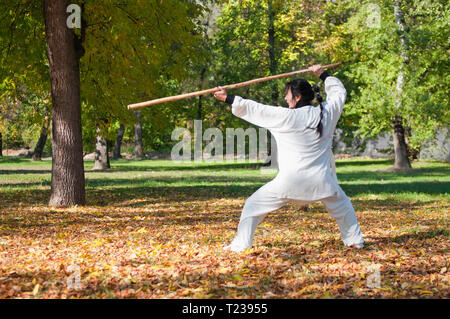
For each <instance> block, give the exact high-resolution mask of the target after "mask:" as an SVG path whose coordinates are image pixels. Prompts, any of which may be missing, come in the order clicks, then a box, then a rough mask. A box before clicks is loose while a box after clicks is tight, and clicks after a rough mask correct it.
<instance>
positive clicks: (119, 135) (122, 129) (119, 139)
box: [113, 124, 125, 159]
mask: <svg viewBox="0 0 450 319" xmlns="http://www.w3.org/2000/svg"><path fill="white" fill-rule="evenodd" d="M124 134H125V126H123V124H120V127H119V130H118V131H117V137H116V143H115V144H114V152H113V158H114V159H117V158H121V157H122V155H120V148H121V147H122V140H123V135H124Z"/></svg>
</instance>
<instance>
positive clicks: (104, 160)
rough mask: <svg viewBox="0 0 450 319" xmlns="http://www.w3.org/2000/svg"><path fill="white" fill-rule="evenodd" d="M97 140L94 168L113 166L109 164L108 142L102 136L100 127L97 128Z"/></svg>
mask: <svg viewBox="0 0 450 319" xmlns="http://www.w3.org/2000/svg"><path fill="white" fill-rule="evenodd" d="M97 134H98V135H97V142H96V143H95V161H94V168H93V170H95V171H96V170H105V169H108V168H111V165H110V164H109V154H108V143H107V142H106V140H105V139H104V138H103V137H102V136H100V129H99V128H97Z"/></svg>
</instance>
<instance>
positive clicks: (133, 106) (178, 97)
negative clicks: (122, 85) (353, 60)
mask: <svg viewBox="0 0 450 319" xmlns="http://www.w3.org/2000/svg"><path fill="white" fill-rule="evenodd" d="M341 64H342V62H338V63H334V64H329V65H324V66H323V68H324V69H328V68H334V67H336V66H338V65H341ZM306 72H308V69H304V70H298V71H293V72H288V73H282V74H277V75H271V76H267V77H264V78H259V79H254V80H250V81H246V82H241V83H236V84H229V85H225V86H222V88H224V89H225V90H229V89H236V88H240V87H243V86H248V85H252V84H255V83H260V82H266V81H270V80H275V79H281V78H286V77H289V76H293V75H297V74H300V73H306ZM216 91H218V88H217V87H215V88H213V89H208V90H203V91H196V92H191V93H185V94H181V95H174V96H168V97H163V98H160V99H155V100H150V101H146V102H141V103H136V104H130V105H128V109H129V110H131V109H137V108H140V107H145V106H149V105H154V104H159V103H165V102H172V101H177V100H181V99H187V98H190V97H195V96H200V95H205V94H212V93H214V92H216Z"/></svg>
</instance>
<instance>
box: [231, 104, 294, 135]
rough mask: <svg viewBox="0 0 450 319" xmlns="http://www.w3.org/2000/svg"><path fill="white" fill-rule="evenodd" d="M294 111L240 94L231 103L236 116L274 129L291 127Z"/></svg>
mask: <svg viewBox="0 0 450 319" xmlns="http://www.w3.org/2000/svg"><path fill="white" fill-rule="evenodd" d="M292 111H293V110H291V109H288V108H285V107H276V106H271V105H265V104H261V103H258V102H255V101H252V100H247V99H243V98H242V97H240V96H235V98H234V102H233V104H232V105H231V112H232V113H233V114H234V115H235V116H237V117H240V118H241V119H243V120H245V121H247V122H249V123H252V124H254V125H257V126H260V127H263V128H267V129H272V130H280V129H285V128H289V127H291V126H292V125H293V124H294V121H295V119H294V113H293V112H292Z"/></svg>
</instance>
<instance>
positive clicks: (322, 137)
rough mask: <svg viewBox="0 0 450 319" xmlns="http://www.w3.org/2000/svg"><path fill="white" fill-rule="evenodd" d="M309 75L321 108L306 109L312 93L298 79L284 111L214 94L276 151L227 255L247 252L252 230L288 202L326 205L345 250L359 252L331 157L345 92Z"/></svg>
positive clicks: (333, 81)
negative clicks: (320, 93)
mask: <svg viewBox="0 0 450 319" xmlns="http://www.w3.org/2000/svg"><path fill="white" fill-rule="evenodd" d="M309 71H311V72H313V73H314V74H315V75H317V76H318V77H320V78H321V79H322V80H323V81H324V83H325V92H326V95H327V96H326V101H325V102H323V103H322V102H321V103H320V104H321V106H320V107H314V106H312V105H311V101H312V100H313V99H314V92H313V90H312V88H311V85H310V84H309V83H308V82H307V81H306V80H303V79H296V80H294V81H291V82H289V83H288V84H287V85H286V97H285V100H286V102H287V103H288V105H289V108H284V107H274V106H270V105H264V104H260V103H257V102H255V101H252V100H247V99H243V98H242V97H240V96H233V95H228V94H227V93H226V91H225V90H223V89H222V88H220V87H219V89H220V90H218V91H217V92H216V93H214V96H215V97H216V98H217V99H218V100H221V101H224V102H227V103H229V104H231V106H232V109H231V112H232V113H233V114H234V115H235V116H237V117H240V118H242V119H244V120H246V121H248V122H250V123H252V124H254V125H257V126H260V127H264V128H266V129H268V130H269V131H270V133H272V135H273V136H274V138H275V140H276V143H277V146H278V163H279V172H278V174H277V176H276V177H275V178H274V179H273V180H272V181H270V182H269V183H267V184H265V185H264V186H262V187H261V188H260V189H258V190H257V191H256V192H255V193H254V194H253V195H252V196H250V197H249V198H248V199H247V200H246V202H245V205H244V208H243V211H242V214H241V218H240V222H239V226H238V230H237V234H236V237H235V238H234V239H233V241H232V242H231V244H230V245H228V246H226V247H225V248H224V249H226V250H231V251H234V252H240V251H243V250H245V249H247V248H249V247H251V246H252V242H253V236H254V233H255V229H256V226H257V225H258V224H259V223H261V222H262V220H263V219H264V217H265V216H266V215H267V214H268V213H270V212H272V211H274V210H277V209H279V208H281V207H282V206H283V205H285V204H286V203H287V202H295V203H299V204H301V205H305V204H308V203H311V202H315V201H321V202H322V203H323V204H325V207H326V209H327V211H328V212H329V213H330V214H331V215H332V216H333V217H334V219H335V220H336V222H337V224H338V226H339V230H340V233H341V237H342V240H343V243H344V245H346V246H349V247H355V248H362V247H363V244H364V239H363V237H362V235H361V230H360V228H359V224H358V221H357V219H356V215H355V210H354V208H353V206H352V203H351V202H350V199H349V198H348V197H347V196H346V195H345V193H344V191H343V190H342V189H341V187H340V186H339V185H338V181H337V177H336V173H335V167H334V157H333V153H332V152H331V146H332V140H333V132H334V129H335V127H336V123H337V121H338V120H339V117H340V116H341V113H342V110H343V107H344V103H345V98H346V94H347V92H346V90H345V88H344V85H343V84H342V82H341V81H340V80H339V79H337V78H336V77H333V76H329V75H328V74H327V73H326V72H325V71H324V69H323V68H322V66H321V65H315V66H312V67H310V68H309ZM330 168H332V169H333V172H332V171H331V169H330Z"/></svg>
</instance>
